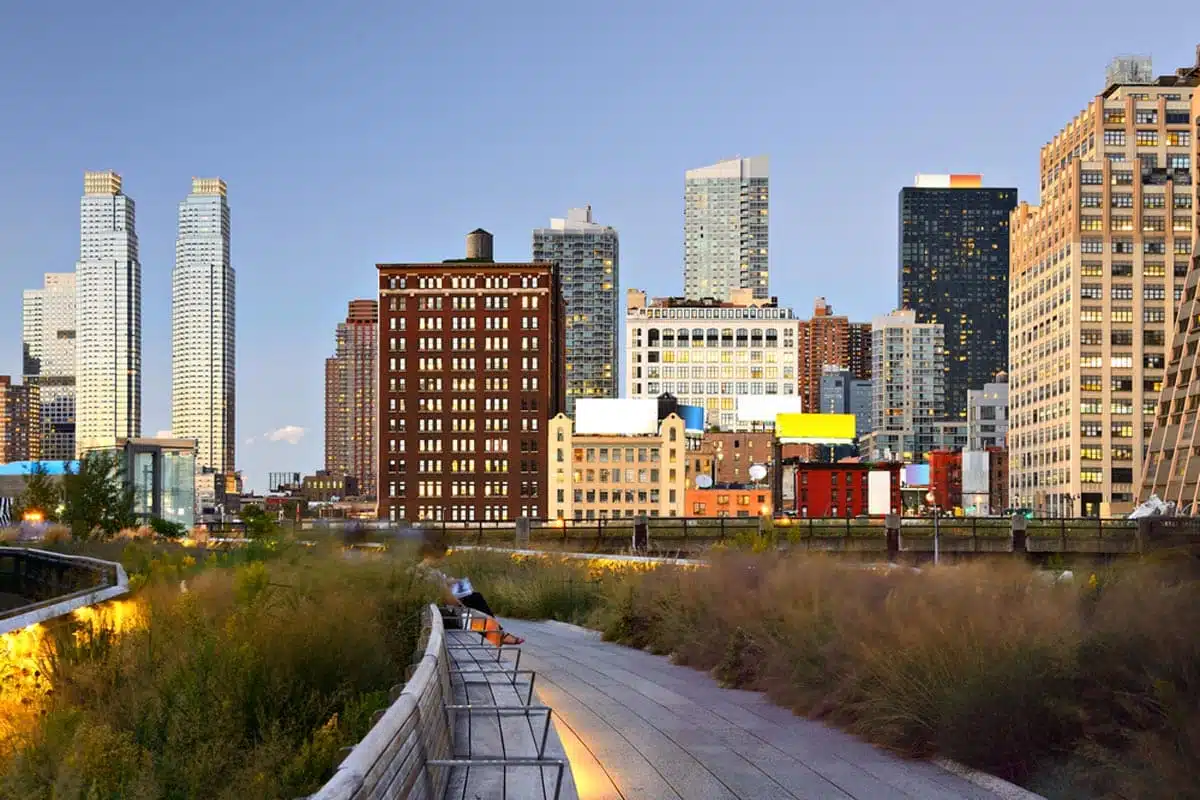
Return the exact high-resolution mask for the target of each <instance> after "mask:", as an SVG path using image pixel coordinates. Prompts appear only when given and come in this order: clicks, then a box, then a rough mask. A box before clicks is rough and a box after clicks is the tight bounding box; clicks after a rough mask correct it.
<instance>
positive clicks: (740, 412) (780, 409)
mask: <svg viewBox="0 0 1200 800" xmlns="http://www.w3.org/2000/svg"><path fill="white" fill-rule="evenodd" d="M802 410H803V409H802V408H801V407H800V396H799V395H759V394H740V395H738V396H737V420H738V422H774V421H775V417H776V416H777V415H779V414H799V413H800V412H801V411H802Z"/></svg>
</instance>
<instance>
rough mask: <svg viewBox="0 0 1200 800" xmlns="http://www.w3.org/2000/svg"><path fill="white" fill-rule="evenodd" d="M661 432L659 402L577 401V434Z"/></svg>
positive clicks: (632, 434)
mask: <svg viewBox="0 0 1200 800" xmlns="http://www.w3.org/2000/svg"><path fill="white" fill-rule="evenodd" d="M655 433H658V400H657V399H653V400H629V399H617V398H597V397H592V398H586V397H581V398H579V399H577V400H576V401H575V435H576V436H579V435H604V434H612V435H620V436H643V435H647V434H655Z"/></svg>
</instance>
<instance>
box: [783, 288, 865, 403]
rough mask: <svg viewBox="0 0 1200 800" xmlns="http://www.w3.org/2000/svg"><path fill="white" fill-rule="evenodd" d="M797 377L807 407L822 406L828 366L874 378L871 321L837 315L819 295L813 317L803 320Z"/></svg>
mask: <svg viewBox="0 0 1200 800" xmlns="http://www.w3.org/2000/svg"><path fill="white" fill-rule="evenodd" d="M799 325H800V332H799V337H798V341H799V349H800V352H799V363H798V373H797V374H798V376H799V386H800V397H801V400H802V403H803V406H804V410H805V411H808V412H814V411H817V410H818V409H820V408H821V380H822V375H823V372H824V369H825V367H828V366H836V367H842V368H843V369H846V370H849V372H850V374H851V375H853V376H854V377H855V378H862V379H867V380H870V378H871V323H869V322H851V321H850V320H849V319H848V318H847V317H839V316H834V313H833V306H831V305H829V304H828V303H826V302H825V298H824V297H818V298H817V300H816V302H815V303H814V304H813V315H812V319H807V320H804V319H802V320H800V321H799Z"/></svg>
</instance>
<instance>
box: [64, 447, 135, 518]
mask: <svg viewBox="0 0 1200 800" xmlns="http://www.w3.org/2000/svg"><path fill="white" fill-rule="evenodd" d="M62 494H63V505H64V506H65V511H64V513H63V519H64V521H66V522H67V523H68V524H69V525H70V526H71V535H72V536H74V537H75V538H76V539H88V538H90V537H91V536H93V535H94V534H95V533H99V534H100V535H103V536H112V535H113V534H114V533H116V532H117V531H119V530H121V529H122V528H131V527H133V526H134V525H136V524H137V515H136V514H134V512H133V486H131V485H129V483H128V482H127V481H126V480H125V479H124V475H123V470H122V469H121V466H120V461H119V459H118V458H117V456H116V455H115V454H113V453H106V452H103V451H93V452H91V453H88V454H87V455H85V456H84V457H83V458H82V459H80V461H79V467H78V469H76V470H75V471H71V470H68V471H67V472H66V474H64V475H63V486H62Z"/></svg>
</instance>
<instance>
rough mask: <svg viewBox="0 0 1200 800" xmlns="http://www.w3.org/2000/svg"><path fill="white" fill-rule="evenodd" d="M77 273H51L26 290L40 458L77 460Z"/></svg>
mask: <svg viewBox="0 0 1200 800" xmlns="http://www.w3.org/2000/svg"><path fill="white" fill-rule="evenodd" d="M75 291H76V290H75V273H74V272H47V273H46V274H45V277H44V278H43V283H42V288H40V289H26V290H25V296H24V302H23V308H22V325H21V328H22V337H21V338H22V350H23V352H24V373H25V383H26V384H36V385H37V387H38V396H39V398H40V403H41V411H40V414H39V417H40V420H41V434H40V435H41V452H42V458H44V459H46V460H48V461H67V460H70V459H73V458H74V457H75V368H76V367H75V342H76V338H75Z"/></svg>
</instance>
